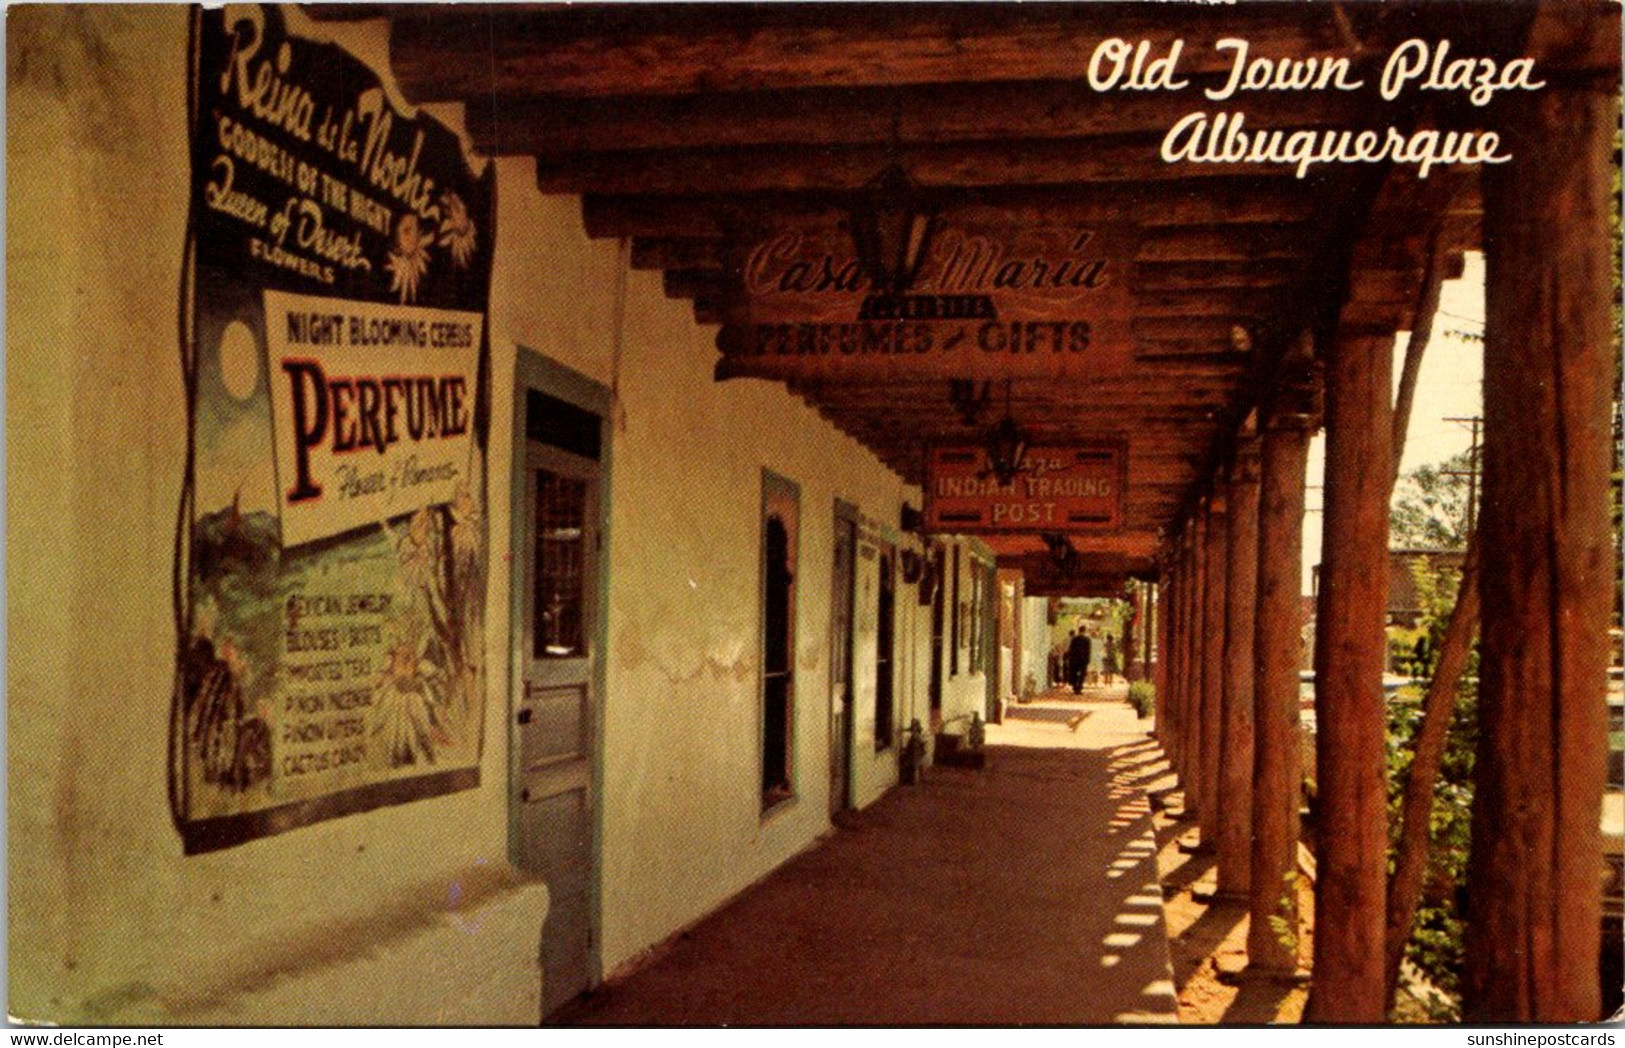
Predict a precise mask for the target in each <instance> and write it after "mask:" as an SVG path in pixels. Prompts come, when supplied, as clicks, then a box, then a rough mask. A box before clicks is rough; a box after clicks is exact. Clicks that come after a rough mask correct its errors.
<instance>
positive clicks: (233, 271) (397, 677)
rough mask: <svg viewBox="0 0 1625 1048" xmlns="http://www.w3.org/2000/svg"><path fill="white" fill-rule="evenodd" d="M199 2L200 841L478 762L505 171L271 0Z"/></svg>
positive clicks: (186, 508) (195, 811)
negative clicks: (498, 194)
mask: <svg viewBox="0 0 1625 1048" xmlns="http://www.w3.org/2000/svg"><path fill="white" fill-rule="evenodd" d="M194 18H195V22H194V33H193V41H194V43H193V54H192V59H193V61H192V81H193V84H192V88H193V89H192V97H191V105H192V123H191V127H192V187H191V188H192V218H191V233H190V236H189V238H188V249H189V259H190V263H191V264H190V266H189V270H188V272H189V274H190V288H189V295H190V301H191V304H192V309H191V311H190V316H188V317H185V318H183V337H182V342H183V356H184V358H185V359H184V363H185V371H186V381H187V390H188V394H187V397H188V410H189V416H190V432H191V451H190V456H189V461H188V463H187V469H186V477H185V483H184V489H183V496H182V506H181V512H180V514H179V516H180V525H179V527H180V534H179V536H178V541H177V553H178V558H177V564H176V582H177V585H176V626H177V635H178V638H179V644H178V650H177V660H178V666H177V672H176V689H175V696H174V699H173V708H172V713H171V726H170V732H171V741H170V783H171V789H170V794H171V805H172V808H173V811H174V816H175V821H176V825H177V827H178V829H179V830H180V834H181V838H182V841H183V843H184V846H185V849H186V851H187V852H188V853H193V852H201V851H209V850H213V849H217V848H222V847H228V846H231V845H235V844H239V843H242V842H243V841H247V840H250V839H253V838H255V837H261V836H265V835H268V834H274V833H280V832H282V831H284V830H288V829H291V828H293V827H296V826H300V825H304V824H307V823H310V822H314V821H317V820H320V819H326V818H332V817H335V816H339V815H344V814H347V813H352V812H356V811H363V810H366V809H369V808H374V807H378V806H381V805H386V804H398V803H403V802H406V801H411V800H415V799H419V798H423V797H428V796H434V795H437V794H442V793H447V792H451V791H454V790H459V789H467V788H469V787H472V786H475V785H477V784H478V782H479V761H480V751H481V744H482V738H481V733H482V725H483V722H484V694H485V666H484V662H483V650H484V646H483V645H484V641H483V636H484V629H483V616H484V608H485V580H486V516H485V502H486V490H485V488H486V462H485V457H486V434H487V430H488V413H489V392H488V376H487V371H488V366H489V365H488V361H489V348H488V344H487V338H486V331H485V311H486V303H487V300H488V294H489V288H490V267H491V246H492V229H491V223H492V215H493V208H492V202H493V201H492V194H493V184H494V174H493V173H492V172H491V171H490V170H487V171H486V172H485V173H484V174H483V175H477V174H476V173H475V171H474V170H473V169H472V168H471V167H470V164H469V162H468V159H467V157H466V156H465V154H464V151H463V148H462V145H461V143H460V141H459V140H458V138H457V136H456V135H455V134H453V133H452V132H451V131H450V130H448V129H447V128H445V127H444V126H442V125H440V124H439V123H437V122H435V121H434V120H432V119H430V118H428V117H427V116H424V115H412V114H410V113H409V112H408V111H406V110H405V109H403V108H401V107H400V106H399V105H398V104H397V103H396V102H395V101H394V100H393V99H392V98H391V96H390V94H389V93H388V91H387V90H386V89H385V87H384V85H383V84H382V83H381V82H380V81H379V78H378V77H377V76H376V75H375V74H374V73H372V71H371V70H370V69H368V68H367V67H366V66H365V65H363V64H362V63H361V62H359V61H358V60H356V59H355V58H353V57H351V56H350V55H349V54H348V53H346V52H345V51H343V50H341V49H340V48H338V47H336V46H334V45H331V44H327V43H323V42H318V41H313V40H307V39H303V38H300V37H297V36H293V35H290V33H289V32H288V30H287V27H286V25H285V23H284V21H283V17H282V14H281V12H280V11H279V10H277V9H276V8H274V7H263V6H259V5H241V6H228V7H226V8H224V9H214V10H207V11H204V10H199V11H197V12H196V13H195V14H194Z"/></svg>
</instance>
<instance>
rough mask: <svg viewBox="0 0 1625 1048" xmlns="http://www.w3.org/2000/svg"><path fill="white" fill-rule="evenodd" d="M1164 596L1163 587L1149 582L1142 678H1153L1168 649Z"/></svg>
mask: <svg viewBox="0 0 1625 1048" xmlns="http://www.w3.org/2000/svg"><path fill="white" fill-rule="evenodd" d="M1164 596H1165V594H1164V593H1163V590H1162V587H1160V586H1158V587H1153V586H1151V585H1149V584H1147V586H1146V588H1145V616H1146V619H1145V629H1144V630H1142V631H1141V632H1142V633H1143V634H1144V636H1145V640H1144V641H1143V642H1142V643H1141V646H1140V677H1141V679H1142V680H1151V679H1152V676H1153V671H1154V670H1155V668H1156V667H1158V666H1161V665H1162V653H1163V652H1164V651H1165V650H1167V649H1166V648H1165V647H1164V644H1163V641H1164V639H1165V637H1164V633H1165V631H1164V629H1163V625H1162V612H1163V609H1164V608H1165V607H1166V606H1167V605H1166V604H1165V603H1164V600H1163V598H1164ZM1153 637H1155V638H1156V643H1155V644H1154V645H1153V644H1152V640H1151V639H1152V638H1153ZM1153 648H1155V649H1156V651H1155V654H1156V658H1155V660H1153V658H1152V649H1153ZM1157 693H1158V694H1159V695H1160V694H1161V693H1162V686H1161V685H1160V684H1159V685H1158V686H1157Z"/></svg>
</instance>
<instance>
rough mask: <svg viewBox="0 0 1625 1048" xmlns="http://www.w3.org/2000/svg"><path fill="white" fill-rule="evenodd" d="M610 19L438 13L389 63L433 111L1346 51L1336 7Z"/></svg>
mask: <svg viewBox="0 0 1625 1048" xmlns="http://www.w3.org/2000/svg"><path fill="white" fill-rule="evenodd" d="M616 7H617V5H578V6H559V7H552V8H544V9H536V8H525V7H519V6H517V5H515V6H512V7H510V6H508V5H502V4H497V5H482V6H480V7H471V8H459V7H457V6H455V5H446V6H444V7H442V8H440V9H439V11H438V12H437V13H436V15H435V16H434V17H419V18H398V19H396V20H395V22H394V25H393V27H392V32H391V37H390V61H391V64H392V65H393V67H394V69H395V73H396V75H397V77H398V78H399V79H400V82H401V84H402V87H403V89H404V90H405V91H406V93H407V95H408V97H410V98H412V99H414V100H440V99H446V98H467V97H476V96H477V97H483V98H490V97H493V96H495V97H497V98H503V99H511V98H515V97H520V96H523V95H527V94H549V95H565V96H572V95H574V96H592V95H674V94H693V93H699V92H706V91H764V90H777V89H783V88H798V87H808V86H829V87H884V86H892V85H906V84H949V83H955V82H991V81H1009V80H1034V79H1039V80H1044V79H1049V80H1066V79H1072V78H1077V77H1080V76H1082V75H1083V74H1084V73H1085V72H1086V70H1087V69H1088V65H1089V61H1090V57H1091V55H1092V54H1093V53H1094V51H1095V49H1096V47H1097V46H1098V45H1099V44H1100V43H1101V42H1102V41H1104V40H1106V39H1108V38H1110V37H1114V36H1115V37H1122V38H1125V39H1135V40H1137V39H1145V40H1148V41H1149V42H1150V45H1151V47H1152V48H1153V49H1154V53H1156V54H1159V55H1160V54H1165V53H1166V52H1167V50H1168V48H1169V47H1170V46H1172V44H1173V42H1174V41H1175V40H1184V42H1185V43H1184V53H1183V54H1182V56H1181V60H1180V68H1181V69H1182V70H1183V71H1187V72H1190V73H1218V72H1222V71H1224V69H1225V68H1226V67H1227V66H1228V58H1227V53H1226V52H1222V51H1218V50H1216V49H1215V48H1214V46H1213V45H1214V44H1215V43H1216V42H1217V40H1219V39H1220V38H1222V37H1244V38H1246V39H1247V40H1248V42H1249V44H1250V45H1251V51H1252V53H1253V54H1254V55H1257V56H1260V57H1270V58H1285V57H1294V58H1307V57H1311V56H1316V55H1319V56H1323V57H1332V56H1334V55H1336V54H1339V53H1341V52H1342V50H1343V48H1344V44H1343V41H1342V40H1341V39H1340V38H1339V37H1338V35H1337V31H1336V25H1335V20H1334V17H1333V15H1332V12H1331V11H1330V10H1328V9H1318V10H1314V11H1312V12H1310V11H1308V10H1305V11H1302V12H1291V13H1288V12H1287V11H1284V10H1282V9H1281V8H1278V7H1276V6H1275V5H1259V6H1258V7H1255V8H1252V9H1248V8H1233V9H1230V10H1228V11H1226V12H1225V17H1224V18H1223V19H1212V20H1198V19H1191V18H1190V17H1189V15H1188V14H1186V13H1185V12H1173V11H1161V10H1157V9H1155V8H1152V9H1147V8H1142V7H1130V6H1127V5H1124V6H1122V7H1117V8H1116V9H1112V8H1105V9H1101V8H1091V7H1090V6H1089V5H1081V6H1078V5H1068V4H1034V5H1023V6H1020V7H1015V6H1005V5H993V4H946V5H940V4H938V5H929V6H927V5H916V4H907V5H838V6H837V5H827V4H806V5H782V7H783V8H785V9H783V10H776V9H777V8H780V7H781V5H774V4H761V5H748V6H747V5H738V6H732V5H716V6H714V7H711V6H706V5H696V4H673V5H649V6H647V7H645V6H644V5H633V9H627V10H617V9H616ZM636 8H641V9H636ZM661 8H669V9H668V10H661Z"/></svg>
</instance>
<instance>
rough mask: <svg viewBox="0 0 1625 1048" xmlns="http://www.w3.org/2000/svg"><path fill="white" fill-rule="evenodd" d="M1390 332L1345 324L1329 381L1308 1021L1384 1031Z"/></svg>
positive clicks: (1317, 663)
mask: <svg viewBox="0 0 1625 1048" xmlns="http://www.w3.org/2000/svg"><path fill="white" fill-rule="evenodd" d="M1393 342H1394V339H1393V333H1392V332H1379V331H1370V330H1361V329H1348V328H1345V329H1343V330H1342V331H1340V332H1339V336H1338V338H1337V340H1336V342H1335V343H1334V345H1333V346H1332V351H1331V360H1330V362H1329V366H1328V368H1327V376H1326V503H1325V504H1326V512H1325V525H1324V527H1325V531H1324V545H1323V551H1322V554H1321V565H1322V566H1321V575H1320V600H1319V605H1318V610H1317V622H1316V630H1315V715H1316V720H1317V723H1318V731H1317V735H1316V746H1315V760H1316V772H1317V774H1316V782H1317V785H1318V787H1319V805H1318V825H1317V829H1316V840H1317V841H1318V842H1319V847H1318V854H1317V855H1316V860H1317V876H1316V881H1317V883H1316V892H1315V958H1314V984H1313V988H1312V989H1311V990H1310V993H1309V1002H1308V1004H1307V1005H1306V1006H1305V1011H1304V1017H1305V1019H1306V1020H1307V1021H1309V1022H1330V1023H1380V1022H1382V1021H1383V1020H1384V1018H1385V1017H1386V1016H1387V999H1386V995H1385V994H1384V992H1383V933H1384V919H1385V912H1386V896H1387V883H1388V868H1387V866H1388V787H1387V765H1386V761H1387V753H1386V746H1387V733H1388V724H1387V711H1386V709H1385V707H1384V704H1383V693H1382V671H1383V665H1384V662H1385V656H1386V653H1387V652H1386V649H1387V640H1386V637H1385V636H1384V633H1383V627H1384V624H1385V620H1386V611H1387V603H1388V488H1389V479H1390V475H1391V474H1390V465H1389V449H1390V445H1391V442H1392V428H1391V423H1392V419H1391V416H1392V411H1393V409H1392V406H1391V403H1390V400H1389V398H1390V397H1392V396H1393V384H1392V372H1393Z"/></svg>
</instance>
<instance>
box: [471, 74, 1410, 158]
mask: <svg viewBox="0 0 1625 1048" xmlns="http://www.w3.org/2000/svg"><path fill="white" fill-rule="evenodd" d="M1080 72H1081V70H1080ZM1187 79H1189V80H1190V81H1191V84H1190V86H1189V87H1187V88H1186V89H1185V90H1184V91H1183V92H1178V93H1164V92H1140V93H1133V92H1130V93H1118V94H1108V93H1103V92H1097V91H1094V90H1092V89H1091V88H1090V87H1089V85H1088V83H1087V81H1085V80H1084V79H1083V78H1082V76H1081V75H1076V76H1073V77H1071V78H1068V79H1064V80H1023V81H1010V82H1002V83H965V82H960V83H947V84H932V85H907V86H903V87H898V88H876V87H868V88H845V87H829V86H827V85H819V86H817V87H813V88H807V89H797V90H776V91H756V92H724V91H711V92H705V93H700V94H685V95H666V96H656V97H651V96H602V95H595V96H593V97H590V98H570V97H560V96H538V95H528V96H525V97H522V98H515V99H499V100H498V102H497V104H495V105H491V104H484V105H472V104H471V105H470V106H469V109H468V130H469V134H470V136H471V137H472V138H473V140H474V145H475V147H476V148H477V149H479V150H480V151H481V152H484V153H489V154H493V155H506V154H514V153H526V154H530V155H533V156H537V157H553V156H560V155H566V154H571V153H603V152H621V151H628V150H635V151H650V150H692V149H702V148H722V147H756V146H775V145H777V146H786V145H793V146H799V147H804V148H805V147H823V146H853V145H865V144H868V145H891V144H897V145H902V146H912V145H918V144H927V143H933V142H945V141H960V142H981V141H993V140H999V139H1053V138H1082V137H1089V136H1095V135H1123V134H1151V133H1155V134H1158V135H1160V134H1162V133H1164V132H1166V131H1167V130H1168V128H1170V127H1172V126H1173V125H1174V123H1175V122H1176V121H1178V120H1179V119H1180V118H1181V117H1182V116H1184V115H1185V114H1186V113H1188V112H1190V111H1191V110H1192V109H1193V108H1198V103H1199V102H1202V101H1205V100H1204V99H1202V96H1201V91H1202V90H1203V89H1204V88H1206V87H1210V86H1217V85H1219V84H1222V80H1223V78H1221V77H1208V78H1191V77H1187ZM471 101H472V100H471ZM1379 112H1380V111H1378V110H1376V109H1374V108H1373V107H1372V106H1371V105H1370V104H1369V103H1368V102H1366V101H1365V100H1363V99H1361V98H1359V97H1358V96H1356V95H1353V94H1350V93H1347V92H1305V93H1301V94H1300V95H1298V96H1296V97H1295V98H1294V100H1293V104H1292V105H1291V106H1290V107H1286V106H1283V107H1281V108H1280V109H1279V110H1260V111H1249V114H1248V115H1249V118H1250V121H1249V125H1248V126H1249V127H1252V128H1254V129H1259V130H1263V129H1270V128H1282V129H1291V130H1296V129H1299V128H1318V127H1355V126H1360V125H1361V124H1363V123H1365V122H1367V121H1369V120H1370V119H1372V118H1373V117H1374V116H1376V115H1378V113H1379ZM894 114H895V117H896V119H895V121H894V120H893V115H894Z"/></svg>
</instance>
